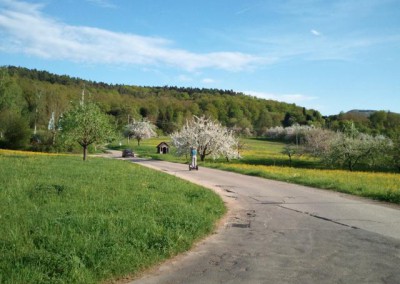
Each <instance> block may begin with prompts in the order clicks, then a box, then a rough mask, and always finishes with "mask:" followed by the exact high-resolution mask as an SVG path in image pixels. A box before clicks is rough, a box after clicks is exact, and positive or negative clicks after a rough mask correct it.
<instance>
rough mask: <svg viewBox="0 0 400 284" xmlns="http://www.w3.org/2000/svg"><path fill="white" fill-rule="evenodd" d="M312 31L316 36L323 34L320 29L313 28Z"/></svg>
mask: <svg viewBox="0 0 400 284" xmlns="http://www.w3.org/2000/svg"><path fill="white" fill-rule="evenodd" d="M310 32H311V33H312V34H313V35H315V36H320V35H321V33H320V32H319V31H317V30H311V31H310Z"/></svg>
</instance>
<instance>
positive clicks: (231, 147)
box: [171, 116, 239, 161]
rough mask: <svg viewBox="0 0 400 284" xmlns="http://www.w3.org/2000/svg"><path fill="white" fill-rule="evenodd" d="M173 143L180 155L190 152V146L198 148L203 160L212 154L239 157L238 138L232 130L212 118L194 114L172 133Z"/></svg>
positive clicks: (214, 156)
mask: <svg viewBox="0 0 400 284" xmlns="http://www.w3.org/2000/svg"><path fill="white" fill-rule="evenodd" d="M171 139H172V144H173V145H174V146H175V147H176V148H177V154H178V155H184V154H187V153H189V149H190V147H192V146H194V147H196V148H197V149H198V151H199V155H200V159H201V161H204V159H205V157H206V156H208V155H211V156H212V157H213V158H214V159H216V158H219V157H221V156H222V157H225V158H226V159H228V160H229V159H232V158H238V157H239V155H238V149H237V147H238V145H239V141H238V139H237V138H236V137H235V136H234V135H233V133H232V131H230V130H228V129H227V128H226V127H224V126H222V125H221V124H220V123H218V122H217V121H214V120H212V119H210V118H205V117H197V116H194V117H193V119H192V120H191V121H186V124H185V125H184V126H183V127H182V129H181V130H180V131H177V132H174V133H173V134H172V135H171Z"/></svg>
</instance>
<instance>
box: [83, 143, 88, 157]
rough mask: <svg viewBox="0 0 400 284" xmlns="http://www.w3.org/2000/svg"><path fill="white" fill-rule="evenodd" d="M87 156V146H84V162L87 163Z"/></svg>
mask: <svg viewBox="0 0 400 284" xmlns="http://www.w3.org/2000/svg"><path fill="white" fill-rule="evenodd" d="M86 156H87V145H85V146H83V160H84V161H86Z"/></svg>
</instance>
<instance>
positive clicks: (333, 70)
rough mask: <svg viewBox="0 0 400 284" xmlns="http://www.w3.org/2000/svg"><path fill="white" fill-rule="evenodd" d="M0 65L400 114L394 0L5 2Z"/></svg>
mask: <svg viewBox="0 0 400 284" xmlns="http://www.w3.org/2000/svg"><path fill="white" fill-rule="evenodd" d="M0 37H1V41H0V65H16V66H22V67H27V68H36V69H38V70H47V71H49V72H53V73H56V74H66V75H69V76H73V77H80V78H83V79H88V80H93V81H102V82H106V83H118V84H130V85H140V86H164V85H170V86H184V87H204V88H219V89H229V90H230V89H232V90H234V91H240V92H244V93H246V94H249V95H253V96H257V97H262V98H268V99H274V100H278V101H285V102H289V103H295V104H297V105H299V106H305V107H307V108H313V109H317V110H319V111H320V112H321V113H322V114H324V115H330V114H337V113H339V112H340V111H348V110H351V109H354V108H357V109H376V110H390V111H394V112H399V113H400V1H399V0H280V1H277V0H246V1H245V0H201V1H200V0H29V1H28V0H25V1H22V0H21V1H20V0H0Z"/></svg>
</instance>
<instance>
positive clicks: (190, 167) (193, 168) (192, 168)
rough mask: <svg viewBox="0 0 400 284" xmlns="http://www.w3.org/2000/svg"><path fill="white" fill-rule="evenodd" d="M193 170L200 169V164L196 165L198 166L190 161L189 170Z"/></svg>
mask: <svg viewBox="0 0 400 284" xmlns="http://www.w3.org/2000/svg"><path fill="white" fill-rule="evenodd" d="M191 170H196V171H198V170H199V166H198V165H196V166H194V167H193V166H192V163H189V171H191Z"/></svg>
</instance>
